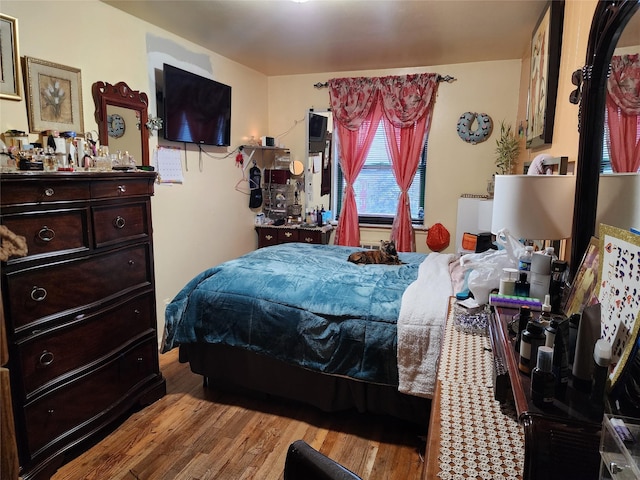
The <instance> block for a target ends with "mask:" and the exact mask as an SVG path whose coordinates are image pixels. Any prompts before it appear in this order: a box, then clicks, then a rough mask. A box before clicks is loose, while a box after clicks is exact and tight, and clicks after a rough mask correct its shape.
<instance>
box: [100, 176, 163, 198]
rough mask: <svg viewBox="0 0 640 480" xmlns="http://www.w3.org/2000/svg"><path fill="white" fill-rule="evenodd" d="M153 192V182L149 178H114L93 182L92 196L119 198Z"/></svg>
mask: <svg viewBox="0 0 640 480" xmlns="http://www.w3.org/2000/svg"><path fill="white" fill-rule="evenodd" d="M151 194H153V183H152V182H151V181H149V180H147V179H131V180H129V179H125V180H123V179H120V178H118V179H114V180H113V181H106V182H94V183H92V184H91V198H118V197H130V196H136V195H151Z"/></svg>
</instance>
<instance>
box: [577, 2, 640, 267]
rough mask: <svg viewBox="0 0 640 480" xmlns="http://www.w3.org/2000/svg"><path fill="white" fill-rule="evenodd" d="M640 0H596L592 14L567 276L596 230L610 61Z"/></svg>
mask: <svg viewBox="0 0 640 480" xmlns="http://www.w3.org/2000/svg"><path fill="white" fill-rule="evenodd" d="M639 5H640V0H623V1H614V0H606V1H599V2H598V5H597V6H596V10H595V13H594V15H593V21H592V23H591V31H590V32H589V43H588V44H587V59H586V65H585V66H584V67H583V68H582V76H583V84H582V95H581V101H580V113H579V122H578V128H579V130H580V139H579V142H578V163H577V166H576V196H575V207H574V210H573V230H572V235H571V237H572V243H571V260H570V264H569V266H570V277H571V278H573V277H574V276H575V273H576V271H577V269H578V266H579V265H580V261H581V260H582V257H583V255H584V253H585V252H586V250H587V247H588V246H589V241H590V240H591V237H592V236H593V235H594V234H597V232H595V227H596V208H597V204H598V182H599V180H600V163H601V161H602V146H603V145H602V143H603V135H604V133H603V132H604V107H605V100H606V91H607V88H606V82H607V76H608V72H609V63H610V61H611V57H612V55H613V52H614V50H615V48H616V44H617V43H618V39H619V38H620V34H621V33H622V31H623V30H624V27H625V26H626V25H627V23H628V22H629V19H630V18H631V17H632V16H633V14H634V13H635V12H636V10H638V6H639Z"/></svg>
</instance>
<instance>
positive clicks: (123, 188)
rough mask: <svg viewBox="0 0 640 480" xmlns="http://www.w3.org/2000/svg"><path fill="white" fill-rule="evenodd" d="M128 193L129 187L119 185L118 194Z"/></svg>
mask: <svg viewBox="0 0 640 480" xmlns="http://www.w3.org/2000/svg"><path fill="white" fill-rule="evenodd" d="M126 191H127V187H125V186H124V185H118V193H125V192H126Z"/></svg>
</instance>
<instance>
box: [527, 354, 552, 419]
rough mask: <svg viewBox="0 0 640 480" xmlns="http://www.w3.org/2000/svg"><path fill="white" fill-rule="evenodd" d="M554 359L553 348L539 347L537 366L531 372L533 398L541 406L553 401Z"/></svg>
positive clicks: (534, 402)
mask: <svg viewBox="0 0 640 480" xmlns="http://www.w3.org/2000/svg"><path fill="white" fill-rule="evenodd" d="M552 359H553V348H551V347H545V346H542V347H540V348H538V361H537V364H536V368H534V369H533V371H532V372H531V400H533V404H534V405H536V406H538V407H541V408H544V407H545V406H547V405H550V404H551V403H553V397H554V390H555V379H556V376H555V375H554V374H553V371H552Z"/></svg>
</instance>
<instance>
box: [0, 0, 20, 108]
mask: <svg viewBox="0 0 640 480" xmlns="http://www.w3.org/2000/svg"><path fill="white" fill-rule="evenodd" d="M0 48H1V50H2V51H1V52H0V98H4V99H7V100H22V95H21V92H20V53H19V52H18V20H17V19H16V18H13V17H10V16H8V15H4V14H2V13H0Z"/></svg>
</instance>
